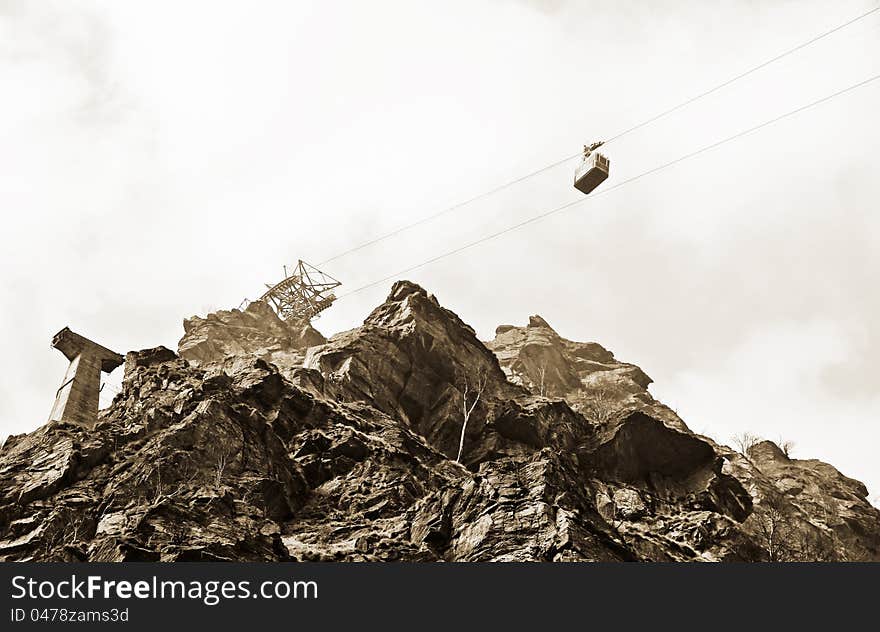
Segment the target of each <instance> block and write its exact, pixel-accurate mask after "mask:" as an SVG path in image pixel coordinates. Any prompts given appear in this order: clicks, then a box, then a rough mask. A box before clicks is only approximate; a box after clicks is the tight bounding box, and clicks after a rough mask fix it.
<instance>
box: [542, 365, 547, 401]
mask: <svg viewBox="0 0 880 632" xmlns="http://www.w3.org/2000/svg"><path fill="white" fill-rule="evenodd" d="M546 376H547V360H544V361H543V362H541V397H544V378H545V377H546Z"/></svg>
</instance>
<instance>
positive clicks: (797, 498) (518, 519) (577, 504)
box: [0, 282, 880, 561]
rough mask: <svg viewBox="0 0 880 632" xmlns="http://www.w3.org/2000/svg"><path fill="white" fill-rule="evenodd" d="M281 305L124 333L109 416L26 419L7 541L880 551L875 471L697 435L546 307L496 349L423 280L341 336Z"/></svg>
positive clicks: (44, 547)
mask: <svg viewBox="0 0 880 632" xmlns="http://www.w3.org/2000/svg"><path fill="white" fill-rule="evenodd" d="M264 308H265V306H263V307H260V306H259V305H257V306H256V307H254V306H253V305H252V306H251V307H249V308H248V309H247V310H245V311H244V312H239V311H237V310H232V311H230V312H221V313H219V314H215V315H211V316H209V317H208V318H207V319H190V320H189V321H187V323H186V335H185V336H184V337H183V339H182V340H181V345H180V356H178V355H177V354H175V353H174V352H172V351H170V350H168V349H164V348H161V347H159V348H156V349H148V350H144V351H139V352H134V353H130V354H128V355H127V356H126V364H125V367H126V368H125V378H124V380H123V389H122V392H121V393H120V394H119V395H118V396H117V397H116V398H115V399H114V401H113V404H112V406H111V407H110V408H109V409H107V410H105V411H102V412H101V414H100V418H99V422H98V424H97V425H96V427H95V429H94V430H91V431H90V430H87V429H84V428H81V427H79V426H74V425H71V424H65V423H60V422H53V423H51V424H48V425H46V426H44V427H42V428H40V429H39V430H37V431H35V432H33V433H31V434H29V435H21V436H16V437H10V438H9V439H8V440H7V441H6V444H5V445H4V446H3V447H2V449H0V559H5V560H63V559H69V560H91V561H116V560H165V561H174V560H326V561H331V560H408V561H439V560H446V561H464V560H468V561H512V560H519V561H600V560H601V561H614V560H619V561H624V560H663V561H691V560H694V561H696V560H699V561H715V560H739V561H752V560H765V559H874V560H878V559H880V545H878V541H880V512H878V511H877V510H876V509H874V508H872V507H871V506H870V505H869V504H868V503H867V502H866V500H865V497H866V490H865V489H864V486H862V485H861V484H860V483H858V482H856V481H852V480H851V479H847V478H846V477H844V476H842V475H841V474H840V473H839V472H837V470H835V469H834V468H831V467H830V466H828V465H825V464H823V463H819V462H817V461H796V460H792V459H788V457H786V456H785V455H784V454H782V453H781V452H780V451H779V450H778V448H776V447H775V446H773V445H772V444H759V445H758V446H755V447H754V448H753V449H752V450H751V451H750V453H749V454H748V455H742V454H738V453H736V452H734V451H733V450H731V449H729V448H726V447H724V446H719V445H716V444H715V443H714V442H712V441H711V439H708V438H707V437H702V436H698V435H695V434H693V433H692V432H690V431H689V430H688V429H687V426H685V424H684V423H683V422H682V421H681V420H680V419H679V418H678V416H677V415H675V413H673V412H672V411H671V410H669V409H668V408H666V407H665V406H663V405H662V404H660V403H658V402H656V401H655V400H654V399H653V398H652V397H651V396H650V394H649V393H648V392H647V386H648V384H649V383H650V380H649V379H648V378H647V376H645V375H644V373H642V372H641V370H640V369H638V367H635V366H634V365H630V364H624V363H620V362H617V361H616V360H614V357H613V355H612V354H611V353H610V352H608V351H606V350H605V349H603V348H602V347H600V346H599V345H597V344H595V343H575V342H571V341H567V340H565V339H563V338H561V337H560V336H559V335H558V334H556V332H554V331H553V330H552V329H551V328H550V326H549V325H548V324H547V323H546V322H545V321H543V319H540V318H538V317H533V318H532V319H531V321H530V323H529V326H528V327H522V328H518V327H512V326H503V327H500V328H499V330H498V333H497V336H496V338H495V340H494V341H492V342H491V343H489V345H488V346H489V347H490V348H491V350H490V348H487V346H486V345H484V344H483V343H481V342H480V341H479V340H478V339H477V338H476V336H475V334H474V331H473V330H472V329H471V328H470V327H468V326H467V325H466V324H465V323H463V322H462V321H461V320H460V319H459V318H458V316H456V315H455V314H453V313H452V312H450V311H449V310H446V309H444V308H443V307H441V306H440V305H439V303H438V302H437V300H436V299H435V298H434V297H433V296H430V295H429V294H427V293H426V292H425V291H424V290H423V289H422V288H420V287H418V286H416V285H414V284H412V283H408V282H400V283H398V284H396V285H395V286H394V288H393V289H392V291H391V294H390V295H389V297H388V299H387V300H386V301H385V302H384V303H383V304H382V305H381V306H380V307H378V308H377V309H376V310H374V311H373V313H372V314H370V315H369V317H368V318H367V319H366V320H365V321H364V324H363V326H362V327H359V328H357V329H354V330H351V331H348V332H345V333H342V334H339V335H337V336H334V337H332V338H331V339H330V340H327V341H324V340H323V339H322V338H319V337H318V336H319V334H317V335H316V332H315V333H312V331H313V330H312V331H308V330H306V331H303V330H302V329H301V328H293V327H291V326H290V325H288V324H287V323H284V322H283V321H280V320H279V319H278V318H277V317H275V316H274V313H272V312H271V310H269V309H268V308H265V309H264ZM306 349H308V351H306ZM493 350H494V353H493ZM496 354H497V357H496ZM537 371H540V372H537ZM508 376H510V379H508ZM476 393H479V399H476V397H475V394H476ZM475 402H476V403H475ZM463 406H464V408H463ZM471 406H472V408H470V411H471V412H470V416H469V418H468V419H469V421H468V423H467V426H466V432H465V435H464V444H463V448H464V449H463V451H462V458H461V463H459V462H457V461H456V460H455V456H457V451H458V444H459V441H460V439H461V431H462V428H463V426H464V416H465V415H464V412H465V411H466V410H468V409H469V407H471ZM768 525H770V526H775V527H776V528H777V530H776V534H784V536H785V537H784V538H783V543H782V545H780V544H779V543H778V542H777V541H774V543H773V545H770V544H769V542H768V539H767V538H766V537H765V535H766V531H767V528H768ZM777 540H778V538H777Z"/></svg>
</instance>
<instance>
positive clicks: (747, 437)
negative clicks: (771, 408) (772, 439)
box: [733, 432, 762, 456]
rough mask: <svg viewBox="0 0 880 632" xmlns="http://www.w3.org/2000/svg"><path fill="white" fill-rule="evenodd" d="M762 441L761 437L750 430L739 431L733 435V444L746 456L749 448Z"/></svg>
mask: <svg viewBox="0 0 880 632" xmlns="http://www.w3.org/2000/svg"><path fill="white" fill-rule="evenodd" d="M761 441H762V439H761V437H759V436H758V435H754V434H752V433H751V432H740V433H739V434H735V435H733V444H734V445H735V446H736V447H737V448H739V451H740V452H741V453H742V454H745V455H746V456H748V454H749V450H750V449H752V448H753V447H754V446H755V445H757V444H758V443H760V442H761Z"/></svg>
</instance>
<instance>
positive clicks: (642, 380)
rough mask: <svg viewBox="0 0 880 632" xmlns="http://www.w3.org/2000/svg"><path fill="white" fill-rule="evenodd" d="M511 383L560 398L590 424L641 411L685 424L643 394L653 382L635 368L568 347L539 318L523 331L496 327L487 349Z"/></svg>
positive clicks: (578, 345)
mask: <svg viewBox="0 0 880 632" xmlns="http://www.w3.org/2000/svg"><path fill="white" fill-rule="evenodd" d="M486 346H487V347H488V348H489V349H491V350H492V351H493V352H495V355H497V356H498V360H499V361H500V363H501V368H502V369H503V370H504V372H505V374H506V375H507V376H508V378H509V379H510V381H511V382H513V383H515V384H520V385H522V386H524V387H525V388H527V389H528V390H529V391H531V392H532V393H535V394H537V395H543V396H546V397H561V398H563V399H565V400H566V401H567V402H568V403H569V404H570V405H571V406H572V408H574V409H575V410H577V411H578V412H580V413H582V414H583V415H585V416H586V417H587V418H589V419H591V420H593V421H595V422H600V423H601V422H605V421H608V420H609V419H611V418H613V417H616V416H619V415H622V414H625V413H626V412H631V411H634V410H643V411H645V412H647V413H649V414H651V415H653V416H655V417H657V418H659V419H663V420H664V421H665V422H666V423H668V424H670V425H671V426H673V427H676V428H679V429H684V430H686V429H687V426H685V424H684V422H683V421H682V420H681V419H680V418H679V417H678V415H676V414H675V413H674V412H672V411H671V410H670V409H668V408H667V407H666V406H663V405H662V404H659V403H658V402H656V401H655V400H654V398H653V397H651V395H650V393H648V385H649V384H651V382H652V380H651V378H650V377H648V376H647V375H646V374H645V373H644V371H642V370H641V369H640V368H639V367H637V366H636V365H634V364H627V363H625V362H619V361H617V360H615V359H614V354H612V353H611V352H610V351H608V350H607V349H605V348H604V347H602V346H601V345H600V344H598V343H595V342H573V341H571V340H566V339H565V338H563V337H562V336H560V335H559V334H557V333H556V332H555V331H554V330H553V328H552V327H550V325H549V324H547V321H545V320H544V319H543V318H541V317H540V316H532V317H531V318H529V324H528V325H527V326H526V327H514V326H513V325H501V326H500V327H498V328H497V329H496V330H495V338H494V340H491V341H490V342H487V343H486Z"/></svg>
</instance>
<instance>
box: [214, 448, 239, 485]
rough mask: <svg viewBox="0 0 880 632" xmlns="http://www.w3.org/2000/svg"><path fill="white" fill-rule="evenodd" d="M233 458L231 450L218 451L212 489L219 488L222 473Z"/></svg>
mask: <svg viewBox="0 0 880 632" xmlns="http://www.w3.org/2000/svg"><path fill="white" fill-rule="evenodd" d="M234 457H235V451H234V450H232V449H229V450H218V452H217V460H216V462H215V463H214V487H220V485H221V484H222V483H223V473H224V472H225V471H226V467H227V466H228V465H229V463H230V461H232V459H233V458H234Z"/></svg>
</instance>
